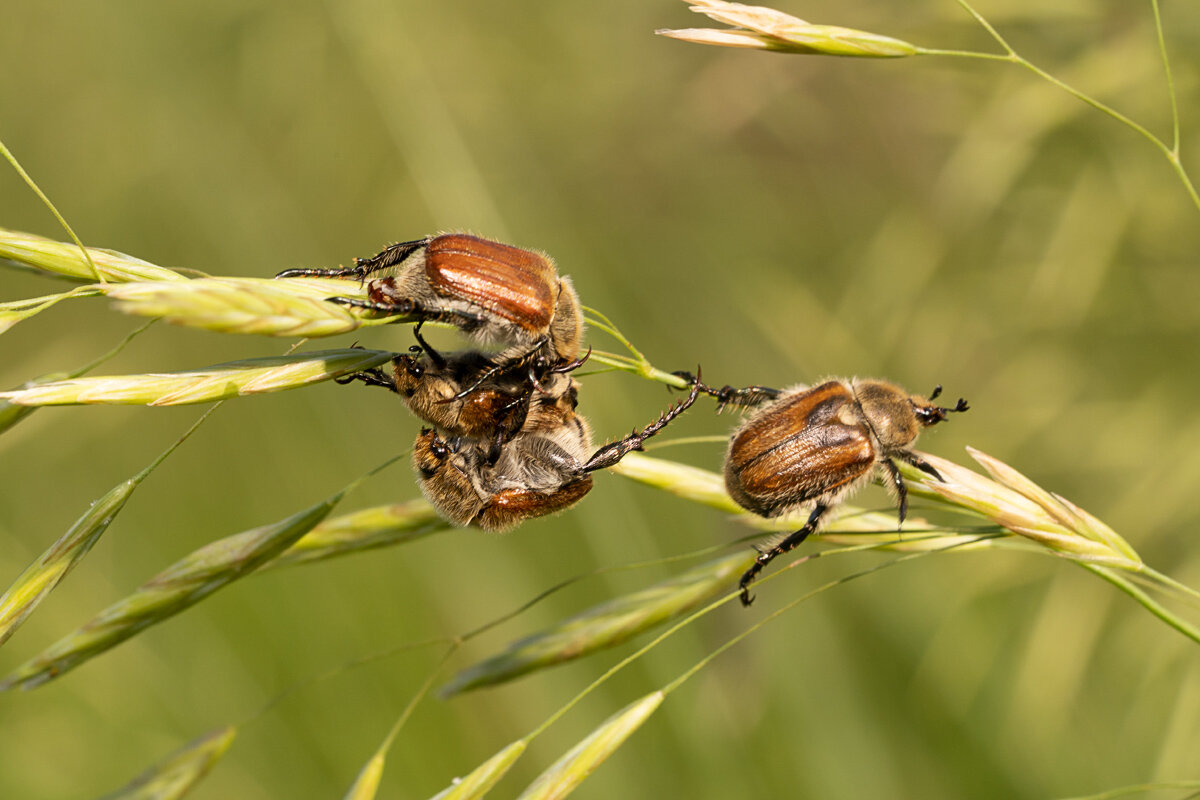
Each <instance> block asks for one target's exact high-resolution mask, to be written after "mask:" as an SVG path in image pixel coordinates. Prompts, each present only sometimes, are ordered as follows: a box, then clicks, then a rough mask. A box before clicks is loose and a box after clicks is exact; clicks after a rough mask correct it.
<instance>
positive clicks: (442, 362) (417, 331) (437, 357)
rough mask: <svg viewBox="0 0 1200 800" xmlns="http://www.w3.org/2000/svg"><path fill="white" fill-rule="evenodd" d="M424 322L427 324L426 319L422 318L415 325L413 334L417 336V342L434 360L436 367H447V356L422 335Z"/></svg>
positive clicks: (430, 358) (431, 359)
mask: <svg viewBox="0 0 1200 800" xmlns="http://www.w3.org/2000/svg"><path fill="white" fill-rule="evenodd" d="M424 324H425V320H421V321H420V322H418V323H417V324H416V325H414V326H413V336H415V337H416V339H417V344H419V345H420V346H421V348H420V349H421V350H422V351H424V353H425V355H427V356H429V360H430V361H432V362H433V365H434V366H435V367H437V368H438V369H445V368H446V359H445V357H444V356H443V355H442V354H441V353H439V352H438V351H437V350H434V349H433V347H432V346H431V345H430V344H429V342H427V341H425V337H423V336H421V326H422V325H424Z"/></svg>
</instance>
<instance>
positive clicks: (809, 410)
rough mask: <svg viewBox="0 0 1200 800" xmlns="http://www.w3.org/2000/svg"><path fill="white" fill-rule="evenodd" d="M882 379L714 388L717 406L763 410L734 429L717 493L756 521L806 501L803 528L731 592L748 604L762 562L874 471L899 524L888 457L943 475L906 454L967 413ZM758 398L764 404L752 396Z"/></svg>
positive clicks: (900, 492) (807, 530)
mask: <svg viewBox="0 0 1200 800" xmlns="http://www.w3.org/2000/svg"><path fill="white" fill-rule="evenodd" d="M941 390H942V387H940V386H939V387H937V388H936V389H935V390H934V391H933V393H932V394H931V395H930V396H929V397H928V399H926V398H924V397H921V396H919V395H911V394H909V393H908V392H906V391H905V390H904V389H901V388H900V387H899V386H896V385H895V384H892V383H888V382H886V381H877V380H860V379H852V380H840V379H839V380H830V381H826V382H825V383H822V384H821V385H819V386H814V387H811V388H809V387H804V386H801V387H796V388H792V389H788V390H785V391H783V392H777V391H776V390H769V389H764V387H757V386H756V387H749V389H747V390H733V389H730V387H725V388H724V389H719V390H713V389H710V388H708V387H702V391H705V392H707V393H708V394H711V395H713V396H715V397H717V399H718V400H719V401H721V402H722V403H735V404H739V405H762V403H763V402H764V401H765V398H767V397H772V396H773V397H775V399H774V400H771V401H770V402H769V403H767V404H766V405H763V407H762V408H761V409H759V410H758V411H756V412H755V413H754V414H753V415H752V416H750V417H749V418H748V419H746V420H745V421H744V422H743V423H742V424H741V425H740V426H738V428H737V429H736V430H735V431H734V432H733V436H732V437H731V439H730V441H729V450H728V452H727V453H726V456H725V488H726V489H727V490H728V491H729V495H730V497H732V498H733V499H734V500H735V501H736V502H737V503H738V505H740V506H742V507H743V508H745V509H746V510H748V511H752V512H753V513H755V514H758V515H759V516H763V517H777V516H781V515H783V514H787V513H789V512H792V511H796V510H798V509H799V508H800V507H801V506H803V505H805V504H807V503H814V504H815V505H814V506H813V509H812V512H811V513H810V514H809V517H808V522H806V523H805V524H804V527H802V528H800V530H798V531H795V532H794V533H792V534H790V535H788V536H787V537H785V538H784V539H783V540H782V541H780V542H779V543H778V544H776V545H775V546H774V547H772V548H770V549H769V550H765V551H763V552H761V553H760V554H759V556H758V560H757V561H755V563H754V566H752V567H751V568H750V569H749V570H747V571H746V573H745V574H744V575H743V576H742V579H741V582H740V586H741V590H742V595H741V597H742V603H743V604H744V605H750V603H751V602H752V601H753V598H751V596H750V591H749V586H750V584H751V583H752V582H753V581H754V579H755V577H757V575H758V573H760V572H761V571H762V570H763V568H764V567H766V565H767V564H769V563H771V561H772V560H773V559H774V558H775V557H776V556H779V555H782V554H783V553H786V552H788V551H789V550H792V549H793V548H795V547H796V546H797V545H799V544H800V543H801V542H803V541H804V540H805V538H807V537H808V535H809V534H811V533H812V532H813V531H814V530H816V529H817V526H818V525H819V524H820V522H821V519H822V517H823V516H824V515H825V513H826V512H827V511H829V509H830V508H832V507H833V506H834V505H835V504H837V503H838V502H840V501H841V500H842V499H844V498H845V497H846V496H847V495H848V494H849V493H850V492H852V491H854V490H855V489H856V488H858V487H859V486H861V485H862V484H863V483H865V482H866V481H867V480H868V479H869V478H870V477H871V475H872V473H873V472H874V471H875V469H874V468H875V467H876V466H879V467H881V468H882V469H883V470H884V472H886V473H887V477H888V483H889V485H890V486H891V487H893V488H894V489H895V492H896V497H897V501H898V504H899V516H900V522H901V524H903V522H904V518H905V516H906V515H907V513H908V491H907V489H906V488H905V485H904V480H903V479H902V478H901V476H900V470H899V469H897V468H896V464H895V460H896V459H899V460H901V461H904V462H906V463H908V464H911V465H913V466H914V467H916V468H917V469H920V470H921V471H922V472H925V473H928V474H929V475H932V476H933V477H934V478H937V479H938V480H941V479H942V476H941V475H939V474H938V472H937V470H935V469H934V468H933V467H932V466H930V465H929V464H928V463H927V462H925V461H924V460H923V459H921V457H920V456H918V455H917V454H916V453H914V452H912V451H911V450H909V449H908V448H909V446H910V445H912V443H913V442H914V441H916V439H917V436H918V435H919V434H920V432H921V430H922V429H923V428H926V427H928V426H930V425H936V424H937V423H939V422H941V421H943V420H945V419H946V415H947V414H949V413H952V412H961V411H966V410H967V408H968V406H967V401H965V400H962V399H959V401H958V403H957V404H956V405H955V406H954V407H953V408H945V407H942V406H937V405H934V402H933V401H934V400H935V399H936V398H937V397H938V395H939V394H940V393H941ZM759 398H763V399H759Z"/></svg>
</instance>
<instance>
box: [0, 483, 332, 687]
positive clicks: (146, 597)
mask: <svg viewBox="0 0 1200 800" xmlns="http://www.w3.org/2000/svg"><path fill="white" fill-rule="evenodd" d="M344 494H345V490H343V491H341V492H338V493H337V494H335V495H333V496H332V497H330V498H328V499H327V500H325V501H323V502H321V503H318V504H316V505H314V506H310V507H309V508H306V509H304V510H303V511H300V512H298V513H296V514H293V515H292V516H290V517H288V518H287V519H284V520H282V521H280V522H276V523H273V524H271V525H264V526H263V527H261V528H255V529H253V530H249V531H246V532H244V533H242V534H239V535H237V536H231V537H228V538H226V539H222V540H220V541H217V542H214V543H212V544H210V545H207V546H206V547H202V548H200V549H199V550H196V551H195V552H193V553H191V554H190V555H188V556H186V557H185V558H183V559H181V560H179V561H177V562H175V563H174V564H172V565H171V566H170V567H168V568H167V569H166V570H164V571H163V572H161V573H159V574H158V575H156V576H155V577H153V578H151V579H150V580H149V581H148V582H147V583H145V584H144V585H143V586H142V587H141V588H140V589H138V590H137V591H136V592H134V593H133V594H131V595H129V596H128V597H126V598H125V599H123V600H120V601H118V602H116V603H114V604H113V605H111V606H109V607H108V608H106V609H105V610H104V611H102V612H100V614H98V615H97V616H96V617H94V618H93V619H92V620H91V621H90V622H88V623H87V624H85V625H84V626H83V627H82V628H80V629H79V630H77V631H75V632H74V633H71V634H69V635H67V636H66V637H64V638H63V639H60V640H59V641H58V642H57V643H56V644H54V645H51V646H50V647H49V648H48V649H47V650H45V651H44V652H43V653H42V654H41V655H39V656H37V657H35V658H33V659H31V660H30V661H28V662H26V663H25V664H23V665H21V666H20V667H18V668H17V669H16V670H14V671H13V672H12V673H11V674H9V675H8V676H7V677H5V678H4V680H3V681H0V689H13V688H18V687H19V688H22V689H31V688H33V687H35V686H39V685H41V684H43V683H45V682H47V681H50V680H52V679H54V678H56V677H58V676H60V675H62V674H64V673H66V672H69V671H70V670H72V669H74V668H75V667H77V666H79V665H80V664H82V663H84V662H86V661H88V660H90V659H92V658H95V657H96V656H98V655H100V654H101V653H103V652H105V651H107V650H109V649H110V648H113V647H116V646H117V645H118V644H120V643H121V642H123V641H125V640H126V639H128V638H130V637H132V636H134V635H136V634H138V633H140V632H141V631H143V630H145V629H146V628H148V627H150V626H151V625H156V624H158V623H160V622H163V621H165V620H167V619H170V618H171V617H173V616H175V615H176V614H178V613H179V612H181V611H183V610H185V609H187V608H190V607H191V606H193V605H195V604H196V603H198V602H200V601H201V600H203V599H204V598H205V597H208V596H209V595H210V594H212V593H213V592H215V591H218V590H219V589H222V588H224V587H225V586H227V585H228V584H230V583H232V582H233V581H236V580H237V579H238V578H241V577H243V576H244V575H247V574H249V573H251V572H253V571H254V570H256V569H258V568H259V567H260V566H262V565H263V564H265V563H267V562H268V561H270V560H271V559H272V558H275V557H276V556H277V555H279V554H280V553H282V552H283V551H284V550H286V549H287V548H288V547H290V546H291V545H292V544H293V543H295V542H296V541H297V540H298V539H299V538H300V537H301V536H303V535H304V534H306V533H307V532H308V531H310V530H312V528H313V527H314V526H315V525H316V524H317V523H319V522H320V521H321V520H323V519H324V518H325V517H326V516H328V514H329V512H330V511H332V510H333V508H334V506H336V505H337V504H338V502H339V501H340V500H341V499H342V496H343V495H344Z"/></svg>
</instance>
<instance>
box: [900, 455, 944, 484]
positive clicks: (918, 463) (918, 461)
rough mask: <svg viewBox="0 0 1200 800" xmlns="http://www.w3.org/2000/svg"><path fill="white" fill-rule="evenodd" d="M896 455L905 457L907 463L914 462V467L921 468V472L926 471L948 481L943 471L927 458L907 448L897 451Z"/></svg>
mask: <svg viewBox="0 0 1200 800" xmlns="http://www.w3.org/2000/svg"><path fill="white" fill-rule="evenodd" d="M896 455H898V456H899V457H900V458H902V459H904V461H905V463H907V464H912V465H913V466H914V467H916V468H917V469H919V470H921V472H924V473H925V474H926V475H929V476H932V477H934V478H937V479H938V480H939V481H941V482H942V483H945V482H946V479H945V478H943V477H942V473H940V472H938V471H937V470H936V469H934V468H933V465H932V464H930V463H929V462H928V461H926V460H925V459H923V458H921V457H920V456H919V455H917V454H916V453H910V452H908V451H907V450H901V451H900V452H899V453H896ZM893 469H895V467H893Z"/></svg>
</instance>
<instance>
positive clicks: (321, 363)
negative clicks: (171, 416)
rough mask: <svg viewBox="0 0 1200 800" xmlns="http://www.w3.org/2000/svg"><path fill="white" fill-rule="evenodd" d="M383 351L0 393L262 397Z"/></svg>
mask: <svg viewBox="0 0 1200 800" xmlns="http://www.w3.org/2000/svg"><path fill="white" fill-rule="evenodd" d="M391 357H392V354H391V353H390V352H387V351H385V350H364V349H361V348H357V347H352V348H346V349H343V350H317V351H313V352H309V353H297V354H295V355H290V356H271V357H269V358H251V359H246V360H244V361H231V362H228V363H225V364H217V365H216V366H213V367H209V368H207V369H201V370H189V371H183V372H152V373H146V374H143V375H96V376H92V377H87V378H70V379H67V380H61V381H53V382H50V383H42V384H37V385H34V386H29V387H26V388H24V389H17V390H15V391H11V392H0V400H7V401H8V402H10V403H14V404H17V405H23V406H61V405H93V404H123V405H148V406H175V405H186V404H189V403H208V402H212V401H214V400H224V399H226V398H229V397H239V396H243V395H251V394H266V393H269V392H282V391H285V390H287V389H295V388H298V387H301V386H307V385H309V384H312V383H319V382H320V381H326V380H330V379H333V378H337V377H340V376H342V375H348V374H351V373H354V372H358V371H360V370H365V369H370V368H371V367H377V366H379V365H380V364H383V363H384V362H386V361H388V360H389V359H391Z"/></svg>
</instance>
